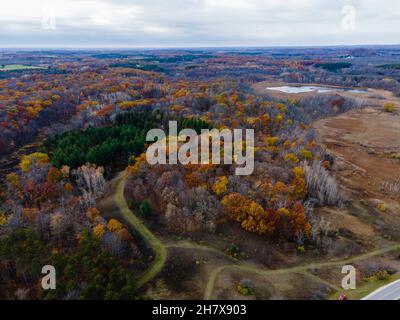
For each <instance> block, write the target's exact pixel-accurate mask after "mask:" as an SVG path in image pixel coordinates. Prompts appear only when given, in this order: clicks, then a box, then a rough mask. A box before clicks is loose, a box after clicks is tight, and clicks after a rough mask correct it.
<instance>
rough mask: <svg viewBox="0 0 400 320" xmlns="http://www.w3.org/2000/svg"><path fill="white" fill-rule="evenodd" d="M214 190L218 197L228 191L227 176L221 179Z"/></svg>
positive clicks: (216, 182)
mask: <svg viewBox="0 0 400 320" xmlns="http://www.w3.org/2000/svg"><path fill="white" fill-rule="evenodd" d="M212 188H213V191H214V193H215V194H216V195H217V196H220V195H221V194H224V193H226V192H227V191H228V178H227V177H225V176H222V177H219V178H218V179H217V180H216V181H215V183H214V185H213V187H212Z"/></svg>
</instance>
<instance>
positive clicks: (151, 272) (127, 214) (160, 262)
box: [114, 172, 167, 289]
mask: <svg viewBox="0 0 400 320" xmlns="http://www.w3.org/2000/svg"><path fill="white" fill-rule="evenodd" d="M118 180H119V182H118V185H117V189H116V191H115V194H114V201H115V203H116V204H117V206H118V208H119V210H120V212H121V215H122V216H123V217H124V218H125V219H126V221H127V222H128V223H129V224H130V226H131V227H132V228H134V229H135V230H136V231H137V232H138V233H139V234H140V235H141V236H142V237H143V238H144V239H145V240H146V241H147V243H148V244H149V245H150V247H151V249H152V250H153V251H154V255H155V257H154V261H153V262H152V264H151V266H150V267H149V268H148V269H147V270H146V271H145V272H144V274H142V275H141V276H140V278H139V279H138V280H137V281H136V289H139V288H141V287H142V286H143V285H144V284H146V283H147V282H149V281H150V280H152V279H153V278H154V277H155V276H156V275H157V274H158V273H159V272H160V271H161V269H162V268H163V266H164V264H165V261H166V260H167V250H166V248H165V246H164V245H163V244H162V242H161V241H160V240H159V239H158V238H157V237H156V236H155V235H154V234H153V233H152V232H151V231H150V230H149V229H148V228H147V227H146V226H145V224H144V223H143V222H142V220H140V219H139V218H138V217H137V216H136V215H135V214H134V213H133V212H132V211H131V210H130V209H129V207H128V204H127V202H126V200H125V197H124V188H125V182H126V178H125V176H124V172H123V173H121V174H120V177H119V178H118Z"/></svg>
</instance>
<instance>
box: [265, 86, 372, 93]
mask: <svg viewBox="0 0 400 320" xmlns="http://www.w3.org/2000/svg"><path fill="white" fill-rule="evenodd" d="M267 89H268V90H274V91H280V92H284V93H306V92H315V93H330V92H353V93H367V92H368V91H366V90H358V89H348V88H332V87H320V86H293V87H290V86H282V87H268V88H267Z"/></svg>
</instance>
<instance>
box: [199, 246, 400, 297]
mask: <svg viewBox="0 0 400 320" xmlns="http://www.w3.org/2000/svg"><path fill="white" fill-rule="evenodd" d="M399 248H400V244H396V245H393V246H389V247H385V248H382V249H379V250H374V251H371V252H368V253H364V254H361V255H358V256H355V257H352V258H348V259H343V260H331V261H327V262H320V263H310V264H306V265H301V266H296V267H289V268H281V269H274V270H272V269H266V268H263V267H259V266H256V265H251V264H247V263H246V264H243V263H238V264H232V265H225V266H221V267H218V268H216V269H214V270H213V271H212V272H211V274H210V276H209V279H208V282H207V285H206V289H205V292H204V300H210V299H212V293H213V290H214V285H215V281H216V280H217V278H218V275H219V274H220V273H221V272H222V271H225V270H228V269H240V270H244V271H248V272H253V273H257V274H260V275H263V276H270V275H277V274H285V273H303V274H307V275H308V276H312V275H310V274H309V273H308V270H309V269H317V268H324V267H334V266H343V265H346V264H349V263H353V262H357V261H361V260H365V259H368V258H372V257H375V256H379V255H382V254H384V253H388V252H390V251H393V250H396V249H399ZM312 277H313V278H315V279H319V281H320V282H324V283H326V284H329V285H330V286H331V287H332V288H334V289H335V290H337V289H338V288H337V287H336V286H334V285H332V284H331V283H328V282H326V281H324V280H322V279H320V278H318V277H316V276H312Z"/></svg>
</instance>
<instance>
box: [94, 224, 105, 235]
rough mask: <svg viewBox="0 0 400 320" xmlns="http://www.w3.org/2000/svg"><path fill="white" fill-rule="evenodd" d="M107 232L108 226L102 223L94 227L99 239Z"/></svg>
mask: <svg viewBox="0 0 400 320" xmlns="http://www.w3.org/2000/svg"><path fill="white" fill-rule="evenodd" d="M105 232H106V228H104V226H103V225H102V224H98V225H96V226H95V227H94V228H93V234H94V236H95V237H96V238H97V239H101V238H102V237H103V235H104V233H105Z"/></svg>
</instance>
